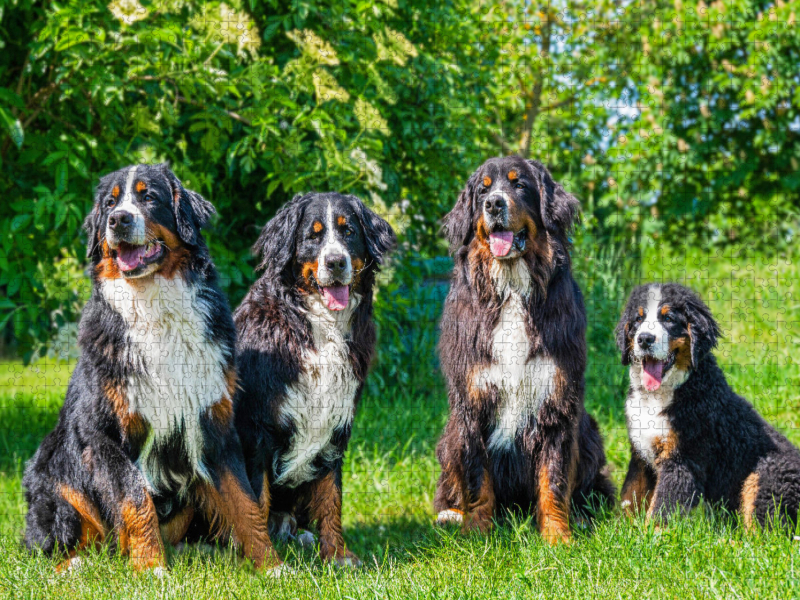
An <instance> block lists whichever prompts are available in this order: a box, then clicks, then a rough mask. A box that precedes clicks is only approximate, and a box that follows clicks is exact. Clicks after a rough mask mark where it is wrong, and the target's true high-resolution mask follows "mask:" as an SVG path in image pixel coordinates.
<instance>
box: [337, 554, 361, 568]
mask: <svg viewBox="0 0 800 600" xmlns="http://www.w3.org/2000/svg"><path fill="white" fill-rule="evenodd" d="M334 563H335V564H336V566H337V567H342V568H348V569H355V568H358V567H360V566H361V565H362V564H363V563H362V562H361V559H359V558H357V557H355V556H345V557H343V558H337V559H336V560H335V561H334Z"/></svg>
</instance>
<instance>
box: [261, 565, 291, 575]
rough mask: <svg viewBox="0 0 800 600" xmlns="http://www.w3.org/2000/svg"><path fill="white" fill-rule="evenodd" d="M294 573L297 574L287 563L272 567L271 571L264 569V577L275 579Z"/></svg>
mask: <svg viewBox="0 0 800 600" xmlns="http://www.w3.org/2000/svg"><path fill="white" fill-rule="evenodd" d="M293 573H295V570H294V569H293V568H292V567H290V566H288V565H287V564H286V563H281V564H279V565H275V566H274V567H270V568H269V569H264V575H266V576H267V577H273V578H278V577H283V576H285V575H292V574H293Z"/></svg>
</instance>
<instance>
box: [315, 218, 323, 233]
mask: <svg viewBox="0 0 800 600" xmlns="http://www.w3.org/2000/svg"><path fill="white" fill-rule="evenodd" d="M320 231H322V223H320V222H319V221H314V232H315V233H319V232H320Z"/></svg>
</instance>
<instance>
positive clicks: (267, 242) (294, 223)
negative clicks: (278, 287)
mask: <svg viewBox="0 0 800 600" xmlns="http://www.w3.org/2000/svg"><path fill="white" fill-rule="evenodd" d="M308 199H309V196H308V195H306V196H303V195H302V194H297V195H296V196H295V197H294V198H292V199H291V200H290V201H289V202H287V203H286V204H284V205H283V207H281V209H280V210H279V211H278V212H277V213H275V216H274V217H272V218H271V219H270V220H269V221H268V222H267V224H266V225H264V229H262V230H261V235H259V236H258V240H256V243H255V244H253V248H252V250H253V254H255V255H256V256H257V257H259V259H260V262H259V263H258V266H257V267H256V270H257V271H261V270H263V271H264V276H267V277H269V278H276V279H277V278H281V277H282V275H283V273H284V271H285V269H286V268H287V267H288V266H289V263H290V262H291V260H292V257H293V256H294V247H295V243H296V238H297V227H298V226H299V224H300V219H301V218H302V217H303V211H304V210H305V206H306V204H308Z"/></svg>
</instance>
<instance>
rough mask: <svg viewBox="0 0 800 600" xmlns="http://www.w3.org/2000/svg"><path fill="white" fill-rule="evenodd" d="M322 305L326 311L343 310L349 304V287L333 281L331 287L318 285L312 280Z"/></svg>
mask: <svg viewBox="0 0 800 600" xmlns="http://www.w3.org/2000/svg"><path fill="white" fill-rule="evenodd" d="M314 285H316V286H317V290H318V291H319V295H320V296H322V303H323V304H324V305H325V308H327V309H328V310H344V309H345V308H347V305H348V304H349V303H350V286H349V285H344V284H342V283H339V282H338V281H334V282H333V285H320V284H319V282H318V281H316V280H314Z"/></svg>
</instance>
